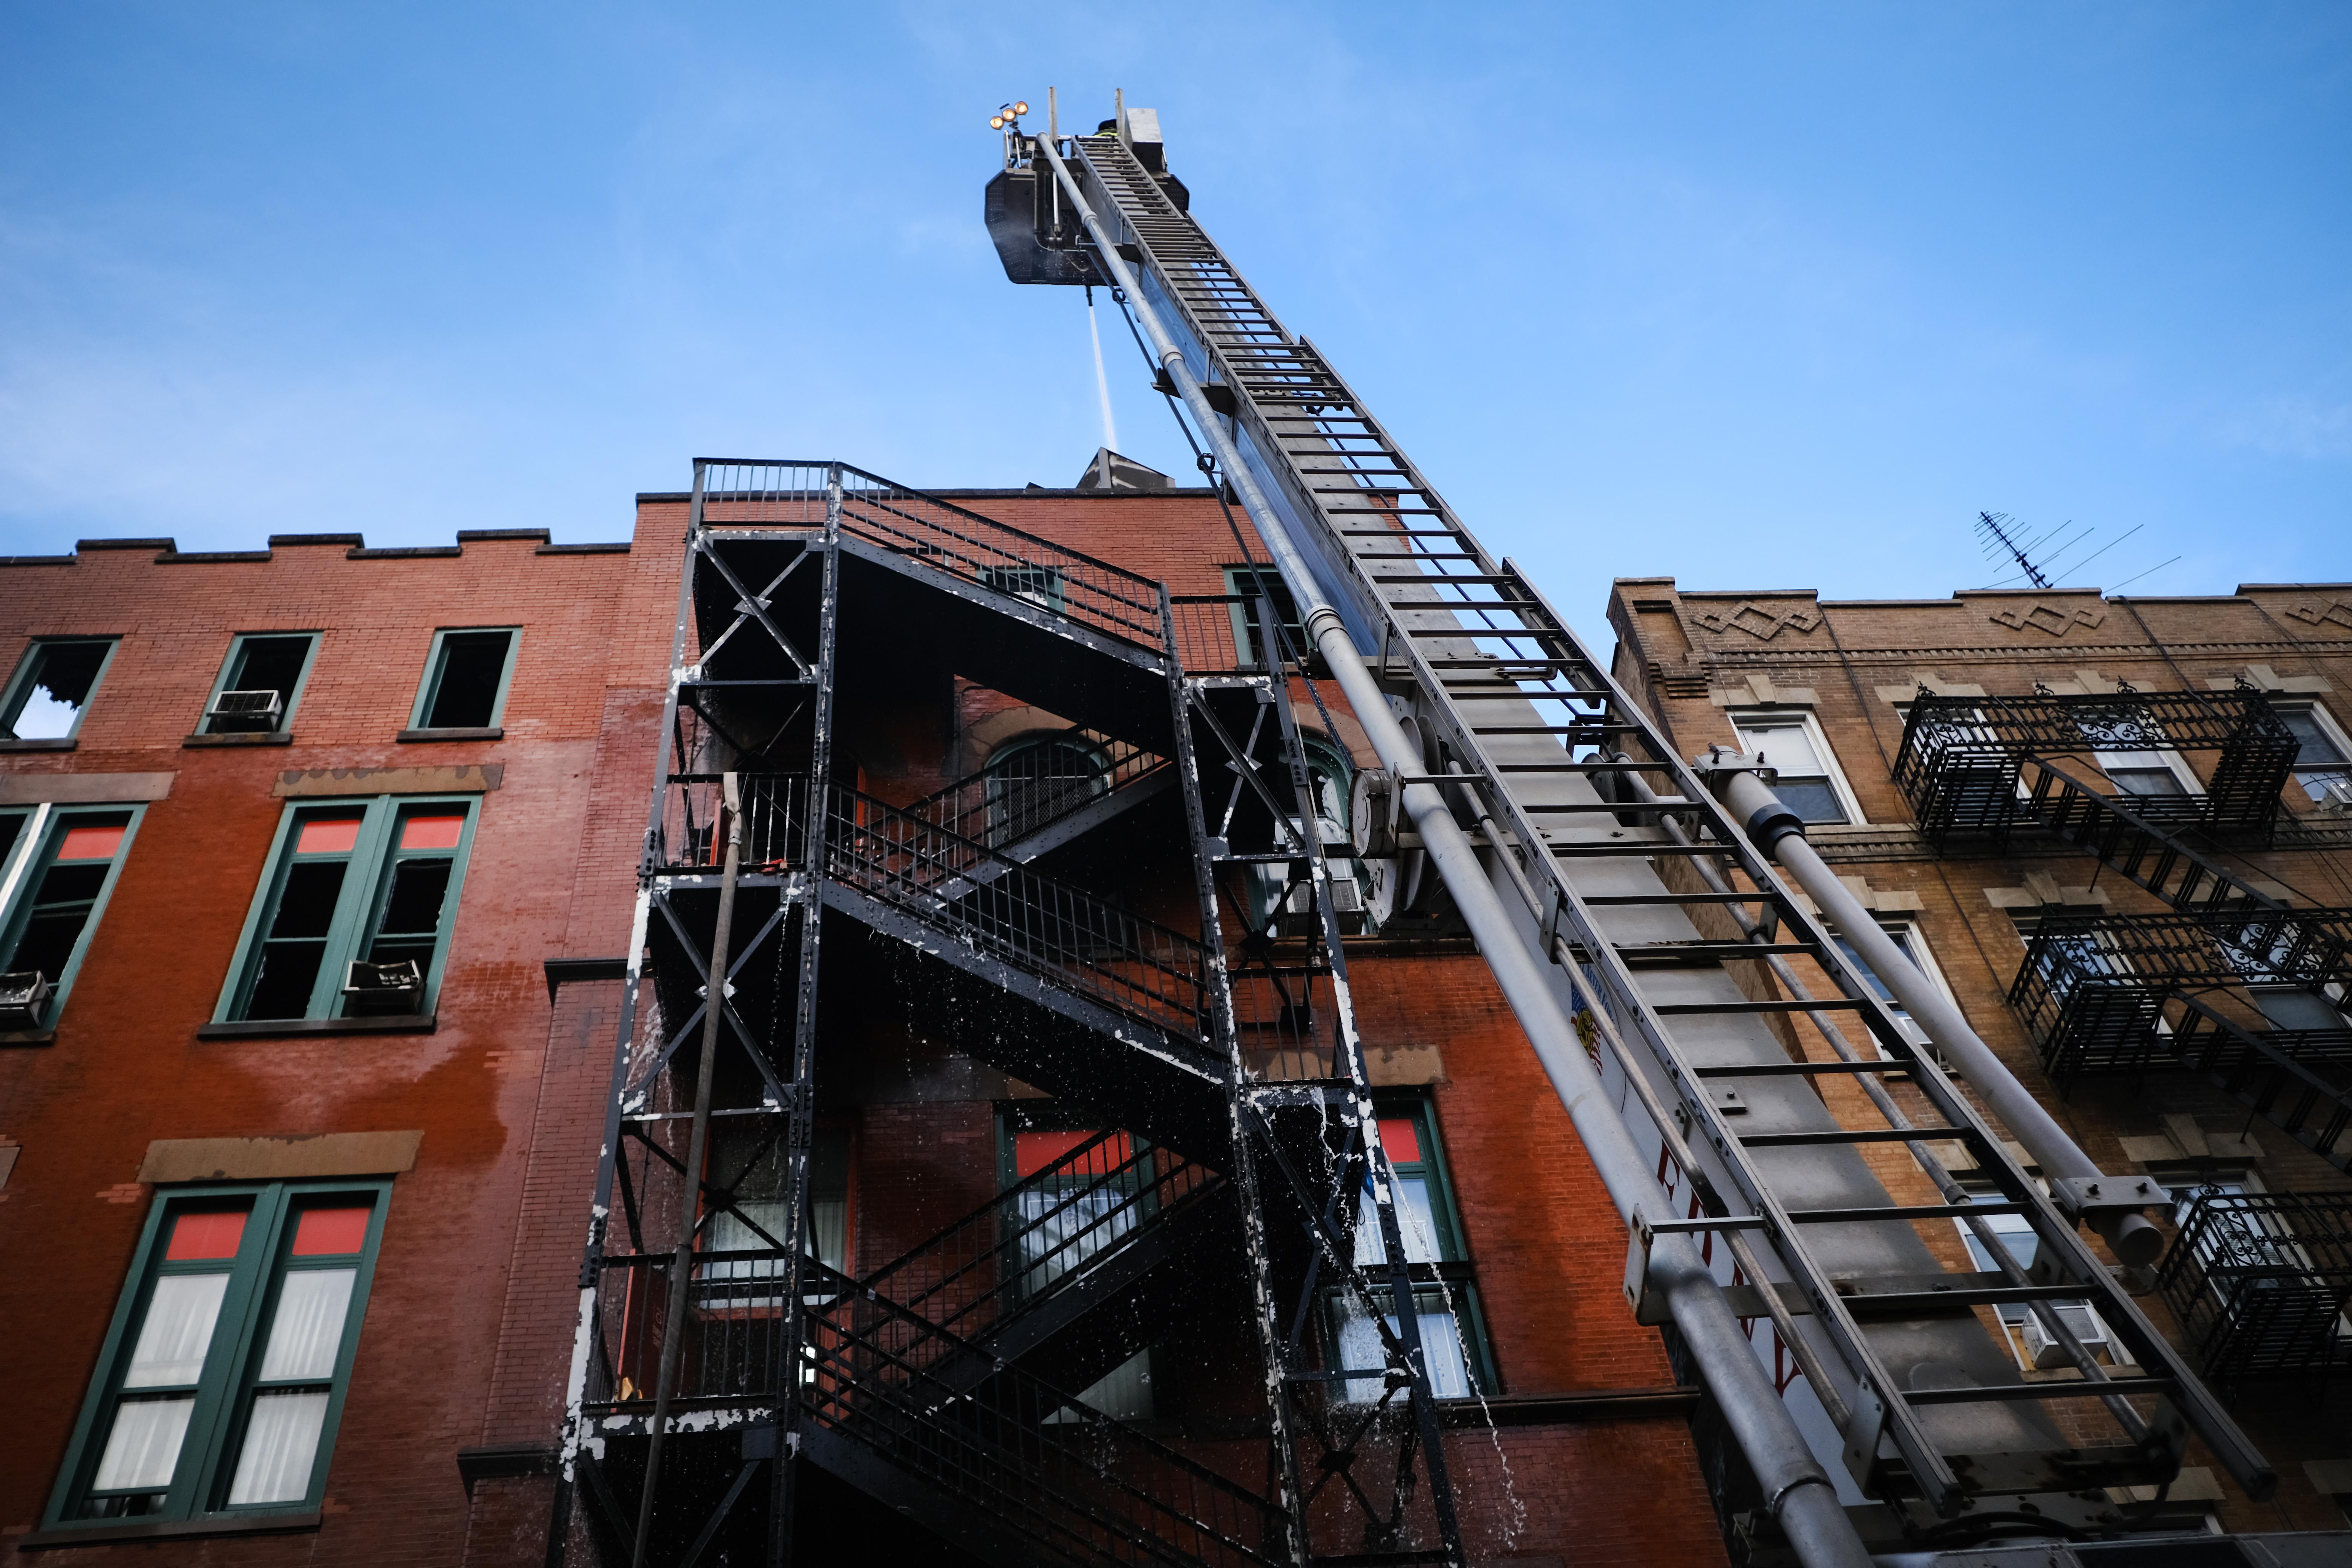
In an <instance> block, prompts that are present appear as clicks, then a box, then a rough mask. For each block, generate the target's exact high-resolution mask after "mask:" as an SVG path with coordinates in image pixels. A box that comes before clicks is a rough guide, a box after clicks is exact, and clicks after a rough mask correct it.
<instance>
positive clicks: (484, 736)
mask: <svg viewBox="0 0 2352 1568" xmlns="http://www.w3.org/2000/svg"><path fill="white" fill-rule="evenodd" d="M506 738H507V731H506V727H505V726H504V725H501V724H491V725H488V726H486V727H484V728H482V729H479V730H403V731H401V732H400V733H399V734H397V735H395V736H394V737H393V739H394V740H395V741H398V742H400V743H401V744H403V745H408V744H411V743H413V742H418V741H503V740H505V739H506Z"/></svg>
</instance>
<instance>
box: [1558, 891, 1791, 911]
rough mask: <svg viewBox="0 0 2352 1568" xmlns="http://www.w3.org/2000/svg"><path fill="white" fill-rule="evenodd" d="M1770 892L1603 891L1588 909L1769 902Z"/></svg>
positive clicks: (1586, 901)
mask: <svg viewBox="0 0 2352 1568" xmlns="http://www.w3.org/2000/svg"><path fill="white" fill-rule="evenodd" d="M1771 901H1772V895H1771V894H1769V893H1601V894H1596V895H1595V896H1594V897H1592V898H1589V899H1586V900H1584V905H1585V907H1586V908H1587V909H1595V910H1605V909H1612V908H1616V907H1622V906H1624V905H1633V904H1769V903H1770V902H1771Z"/></svg>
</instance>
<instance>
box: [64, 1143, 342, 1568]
mask: <svg viewBox="0 0 2352 1568" xmlns="http://www.w3.org/2000/svg"><path fill="white" fill-rule="evenodd" d="M388 1197H389V1186H388V1184H385V1183H382V1182H375V1183H362V1184H349V1183H318V1182H277V1183H270V1184H264V1185H244V1186H233V1187H187V1188H181V1187H173V1188H167V1189H165V1190H164V1193H163V1196H162V1197H161V1198H160V1199H159V1200H158V1201H157V1203H156V1205H155V1207H154V1210H153V1212H152V1214H151V1215H149V1218H148V1224H147V1229H146V1232H145V1234H144V1235H143V1236H142V1238H141V1241H140V1247H139V1254H138V1258H137V1259H136V1261H135V1262H134V1263H133V1265H132V1267H131V1278H130V1279H129V1281H128V1282H127V1283H126V1284H125V1286H124V1288H123V1295H122V1300H121V1304H120V1305H119V1306H118V1307H117V1309H116V1310H115V1315H114V1322H113V1325H112V1328H111V1331H110V1332H109V1334H108V1336H107V1342H106V1348H105V1350H104V1352H103V1353H102V1354H101V1355H100V1362H99V1371H98V1374H97V1376H96V1377H95V1378H94V1379H93V1381H92V1384H91V1386H90V1390H89V1397H88V1398H87V1399H86V1400H85V1402H84V1404H83V1408H82V1415H81V1420H80V1421H79V1424H78V1426H77V1427H76V1429H75V1433H74V1436H73V1440H72V1444H71V1447H70V1448H69V1449H68V1453H67V1455H66V1458H65V1463H64V1464H63V1466H62V1467H60V1470H59V1474H58V1485H57V1489H56V1491H55V1494H54V1495H53V1496H52V1498H51V1500H50V1504H49V1510H48V1518H47V1526H48V1527H50V1528H55V1529H63V1530H71V1529H74V1528H76V1527H85V1528H92V1529H95V1528H100V1527H103V1526H105V1525H106V1524H108V1523H110V1522H114V1521H128V1520H156V1521H168V1520H194V1519H207V1518H233V1517H235V1516H237V1515H239V1514H248V1513H249V1514H268V1513H288V1512H305V1511H309V1510H314V1509H316V1508H317V1507H318V1506H319V1504H320V1499H321V1497H322V1496H323V1495H324V1489H325V1486H326V1476H327V1462H328V1458H329V1456H330V1454H331V1450H332V1448H333V1446H334V1433H335V1422H336V1417H337V1415H339V1413H340V1412H341V1406H342V1399H343V1393H344V1388H345V1384H347V1382H348V1380H349V1378H350V1374H351V1364H352V1353H353V1351H354V1349H355V1348H356V1346H357V1344H358V1342H359V1331H360V1319H361V1317H362V1313H363V1312H364V1310H365V1307H366V1301H367V1287H368V1279H369V1276H370V1275H371V1274H372V1273H373V1268H374V1258H375V1249H376V1244H377V1241H378V1238H379V1237H380V1235H381V1232H382V1229H383V1210H384V1205H385V1202H386V1200H387V1198H388Z"/></svg>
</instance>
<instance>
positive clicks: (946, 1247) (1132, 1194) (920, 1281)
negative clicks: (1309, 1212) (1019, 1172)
mask: <svg viewBox="0 0 2352 1568" xmlns="http://www.w3.org/2000/svg"><path fill="white" fill-rule="evenodd" d="M1223 1184H1224V1178H1223V1177H1222V1176H1220V1175H1218V1174H1217V1173H1215V1172H1213V1171H1211V1170H1210V1169H1209V1168H1208V1167H1206V1166H1204V1165H1202V1164H1199V1163H1196V1162H1193V1161H1191V1160H1187V1159H1185V1158H1184V1157H1183V1156H1181V1155H1180V1154H1178V1153H1176V1152H1174V1151H1173V1150H1167V1149H1154V1148H1149V1147H1139V1146H1137V1144H1136V1142H1135V1141H1134V1140H1133V1139H1130V1138H1129V1136H1128V1135H1127V1134H1126V1133H1124V1132H1119V1131H1105V1132H1097V1133H1096V1134H1095V1135H1094V1136H1093V1137H1091V1138H1088V1139H1087V1140H1086V1141H1085V1142H1082V1143H1080V1144H1079V1145H1078V1146H1077V1147H1076V1148H1074V1149H1072V1150H1070V1151H1069V1152H1066V1153H1065V1154H1063V1155H1062V1156H1061V1157H1060V1158H1059V1159H1056V1160H1055V1161H1053V1162H1051V1163H1048V1164H1046V1165H1045V1166H1043V1167H1041V1168H1040V1169H1038V1170H1037V1171H1035V1172H1033V1173H1031V1174H1029V1175H1027V1176H1025V1177H1024V1178H1022V1179H1021V1180H1020V1181H1019V1182H1016V1183H1015V1184H1013V1185H1012V1186H1010V1187H1007V1188H1006V1189H1005V1190H1004V1191H1003V1193H1001V1194H998V1195H997V1196H996V1197H994V1198H992V1199H991V1200H990V1201H989V1202H987V1203H986V1204H983V1205H981V1206H980V1207H979V1208H977V1209H974V1210H973V1211H972V1212H971V1214H969V1215H965V1216H964V1217H963V1218H961V1219H960V1220H957V1221H956V1222H955V1223H954V1224H952V1225H950V1226H947V1227H946V1228H944V1229H942V1230H940V1232H939V1233H938V1234H936V1235H934V1236H931V1237H927V1238H925V1239H924V1240H923V1241H920V1242H919V1243H917V1244H916V1245H915V1246H914V1247H909V1248H908V1250H907V1251H906V1252H904V1253H902V1254H900V1255H899V1256H898V1257H897V1258H892V1259H891V1260H890V1261H889V1262H887V1263H885V1264H883V1265H882V1266H881V1267H880V1268H876V1269H875V1270H873V1271H872V1272H871V1273H868V1274H866V1275H865V1276H864V1277H863V1278H861V1279H859V1280H858V1282H857V1283H858V1288H859V1289H863V1290H874V1291H878V1292H879V1293H881V1294H882V1295H884V1296H887V1297H889V1298H890V1299H891V1300H894V1301H896V1302H898V1304H899V1305H900V1306H902V1307H904V1308H905V1309H906V1310H908V1311H910V1312H913V1313H916V1314H917V1315H919V1316H920V1317H922V1318H924V1319H925V1320H926V1321H930V1322H932V1323H935V1324H937V1325H938V1326H939V1327H940V1328H942V1329H945V1330H947V1331H949V1332H950V1333H952V1334H956V1335H960V1336H961V1337H962V1338H964V1339H969V1340H986V1339H988V1338H990V1337H991V1336H992V1335H994V1334H996V1333H998V1332H1000V1331H1002V1330H1003V1329H1004V1328H1005V1327H1006V1326H1007V1325H1008V1324H1010V1323H1011V1322H1012V1321H1013V1319H1014V1318H1015V1317H1016V1316H1017V1315H1019V1314H1020V1313H1022V1312H1024V1311H1025V1310H1034V1309H1035V1308H1036V1307H1037V1306H1038V1305H1039V1304H1041V1303H1042V1302H1044V1301H1045V1300H1048V1299H1050V1297H1051V1296H1052V1295H1053V1294H1055V1292H1058V1291H1062V1290H1066V1289H1071V1288H1073V1287H1075V1286H1076V1285H1078V1284H1080V1283H1082V1282H1083V1281H1084V1280H1085V1279H1086V1278H1087V1274H1088V1273H1089V1272H1090V1271H1092V1270H1094V1269H1096V1268H1100V1267H1101V1266H1102V1265H1104V1264H1106V1263H1108V1262H1109V1261H1110V1260H1111V1258H1113V1257H1114V1256H1115V1255H1117V1254H1118V1252H1119V1251H1121V1250H1122V1249H1124V1248H1125V1247H1129V1246H1130V1245H1132V1244H1134V1243H1136V1242H1139V1241H1140V1240H1141V1239H1142V1238H1143V1237H1144V1236H1145V1234H1146V1227H1147V1226H1150V1225H1151V1224H1153V1223H1154V1222H1156V1221H1159V1220H1162V1219H1165V1218H1166V1217H1168V1216H1169V1215H1172V1214H1174V1213H1175V1212H1176V1211H1177V1210H1178V1209H1179V1207H1180V1206H1181V1205H1189V1204H1192V1203H1193V1202H1195V1201H1197V1200H1201V1199H1205V1198H1207V1197H1208V1196H1210V1195H1212V1194H1214V1193H1216V1192H1217V1191H1219V1190H1221V1189H1222V1188H1223Z"/></svg>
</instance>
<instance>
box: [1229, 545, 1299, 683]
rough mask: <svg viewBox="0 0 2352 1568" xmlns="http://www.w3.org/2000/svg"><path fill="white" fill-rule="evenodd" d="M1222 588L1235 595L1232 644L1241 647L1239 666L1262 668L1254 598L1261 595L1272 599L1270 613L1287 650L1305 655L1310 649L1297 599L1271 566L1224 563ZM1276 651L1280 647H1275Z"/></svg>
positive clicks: (1261, 652)
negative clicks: (1226, 565)
mask: <svg viewBox="0 0 2352 1568" xmlns="http://www.w3.org/2000/svg"><path fill="white" fill-rule="evenodd" d="M1225 592H1226V593H1228V594H1231V595H1234V596H1235V599H1236V602H1235V603H1234V605H1233V606H1232V609H1233V617H1234V647H1237V648H1239V649H1240V650H1241V662H1242V668H1244V669H1262V668H1265V651H1264V650H1263V649H1261V648H1260V647H1258V642H1259V637H1258V630H1259V628H1258V613H1257V601H1258V600H1259V599H1260V598H1261V597H1265V598H1271V599H1272V600H1273V601H1274V616H1275V620H1276V623H1277V624H1278V625H1279V626H1281V628H1282V630H1281V634H1280V635H1281V637H1283V639H1284V640H1286V642H1288V643H1289V645H1290V651H1291V652H1292V653H1294V654H1297V655H1298V656H1299V657H1301V658H1308V657H1309V656H1310V655H1311V654H1312V652H1313V650H1312V649H1311V648H1310V647H1308V646H1307V628H1306V626H1304V625H1303V624H1302V623H1301V622H1300V621H1299V618H1298V602H1297V600H1295V599H1293V598H1292V597H1291V596H1290V586H1289V584H1286V583H1285V582H1284V581H1283V580H1282V579H1281V578H1280V577H1278V576H1276V574H1275V571H1274V568H1273V567H1271V566H1228V567H1226V568H1225ZM1280 651H1281V650H1280V649H1279V648H1277V649H1276V652H1277V653H1278V652H1280Z"/></svg>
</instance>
